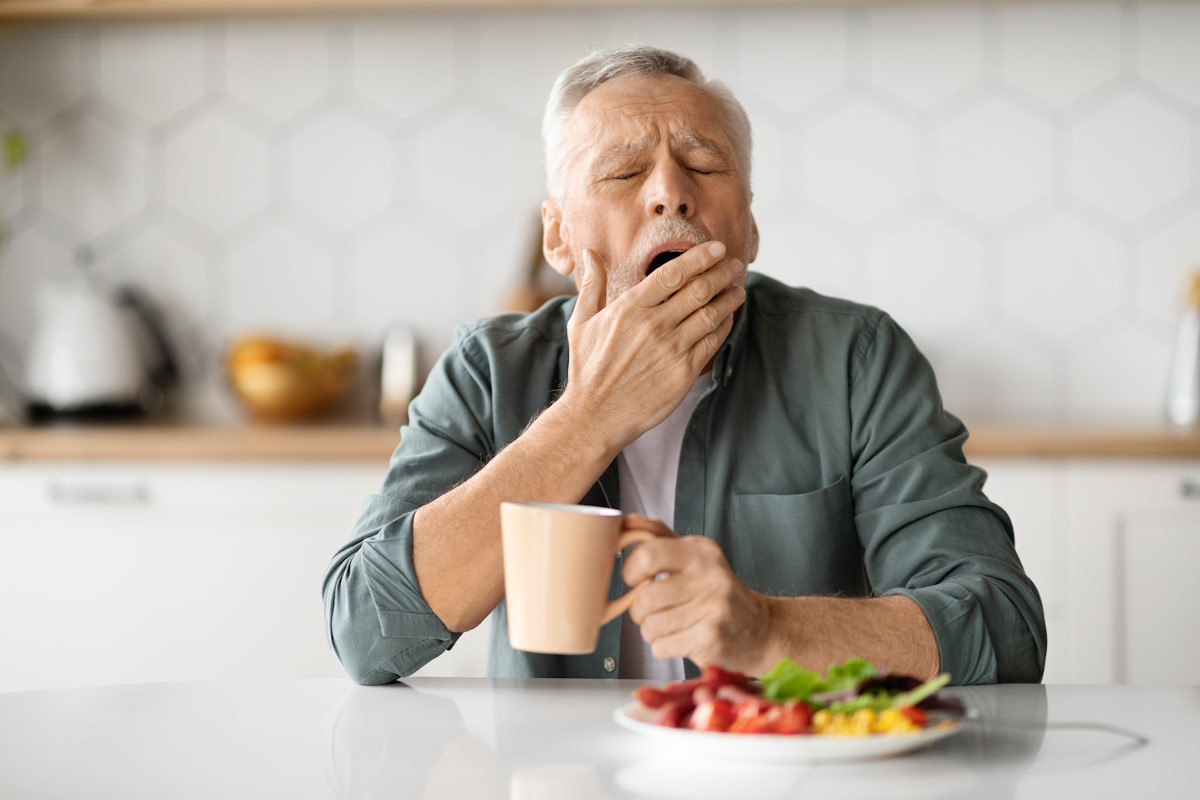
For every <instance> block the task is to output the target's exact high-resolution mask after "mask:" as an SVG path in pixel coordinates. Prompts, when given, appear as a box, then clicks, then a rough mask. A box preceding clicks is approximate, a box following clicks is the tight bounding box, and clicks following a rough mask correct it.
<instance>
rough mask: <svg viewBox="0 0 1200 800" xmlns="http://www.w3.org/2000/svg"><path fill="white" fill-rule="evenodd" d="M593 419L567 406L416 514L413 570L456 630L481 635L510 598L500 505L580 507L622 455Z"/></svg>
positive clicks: (563, 402)
mask: <svg viewBox="0 0 1200 800" xmlns="http://www.w3.org/2000/svg"><path fill="white" fill-rule="evenodd" d="M586 416H587V415H586V414H585V413H584V412H582V411H580V410H579V409H577V408H575V407H574V406H573V404H572V403H571V402H570V401H569V400H568V398H567V397H565V396H564V397H563V398H560V400H559V401H558V402H556V403H555V404H554V405H552V406H551V407H550V408H548V409H547V410H546V411H545V412H543V413H542V414H541V415H540V416H538V418H537V419H536V420H534V421H533V423H532V424H531V425H530V426H529V428H528V429H527V430H526V431H525V432H524V433H523V434H522V435H521V436H520V437H519V438H518V439H517V440H516V441H514V442H512V443H511V444H510V445H508V446H507V447H505V448H504V449H503V450H501V451H500V452H499V453H498V454H497V455H496V456H495V457H494V458H493V459H492V460H491V461H489V462H488V463H487V464H486V465H485V466H484V467H483V468H482V469H481V470H480V471H479V472H477V473H475V475H473V476H472V477H471V478H470V479H468V480H467V481H464V482H463V483H462V484H460V485H459V486H457V487H455V488H454V489H453V490H451V491H449V492H447V493H446V494H444V495H442V496H441V497H439V498H437V499H436V500H434V501H432V502H430V503H428V504H427V505H425V506H422V507H421V508H420V510H418V511H417V514H416V518H415V520H414V523H413V567H414V569H415V570H416V574H417V581H418V583H419V584H420V587H421V593H422V595H423V596H424V598H425V601H426V602H427V603H428V604H429V607H430V608H431V609H432V610H433V612H434V613H435V614H437V616H438V618H439V619H441V620H442V622H443V623H444V624H445V625H446V626H447V627H448V628H450V630H453V631H465V630H470V629H472V628H474V627H475V626H476V625H478V624H479V623H480V622H482V621H483V620H484V619H485V618H486V617H487V615H488V614H490V613H491V611H492V609H494V608H495V607H496V605H497V604H498V603H499V602H500V599H501V598H502V597H503V596H504V567H503V554H502V548H501V542H500V503H501V502H503V501H514V502H542V503H577V502H578V501H579V499H580V498H581V497H583V496H584V495H585V494H586V493H587V491H588V489H589V488H591V486H592V484H594V483H595V482H596V480H597V479H598V478H599V477H600V476H601V475H602V474H603V472H604V470H605V469H606V468H607V467H608V465H609V464H610V463H611V462H612V459H613V458H615V457H616V453H617V452H619V451H620V448H619V447H617V448H616V449H615V450H614V449H613V446H612V445H611V444H609V443H606V442H605V441H603V440H602V438H601V437H600V436H599V435H597V432H595V431H591V430H589V426H588V425H587V423H586V422H584V421H582V420H585V419H586Z"/></svg>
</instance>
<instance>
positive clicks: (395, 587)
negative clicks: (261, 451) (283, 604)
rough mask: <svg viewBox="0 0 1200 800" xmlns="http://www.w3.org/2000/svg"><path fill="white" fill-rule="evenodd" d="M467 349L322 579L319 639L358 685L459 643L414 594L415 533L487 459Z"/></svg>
mask: <svg viewBox="0 0 1200 800" xmlns="http://www.w3.org/2000/svg"><path fill="white" fill-rule="evenodd" d="M471 348H472V344H471V341H470V338H469V336H467V335H466V334H465V333H464V332H463V331H460V333H459V336H458V340H457V342H456V345H455V346H454V347H452V348H451V349H450V350H449V351H448V352H447V353H446V354H445V355H444V356H443V357H442V358H441V360H440V361H439V362H438V364H437V365H436V367H435V368H434V370H433V372H432V373H431V374H430V376H429V378H428V380H427V381H426V384H425V387H424V388H423V389H422V391H421V394H420V396H418V397H417V398H415V399H414V400H413V402H412V403H411V404H410V407H409V424H408V425H406V426H405V427H404V428H402V429H401V442H400V444H399V446H398V447H397V448H396V451H395V452H394V453H393V455H392V459H391V463H390V465H389V468H388V474H387V478H386V479H385V481H384V485H383V489H382V491H381V492H380V493H379V494H378V495H375V496H373V497H370V498H368V500H367V503H366V508H365V509H364V511H363V514H362V516H361V517H360V518H359V520H358V522H357V523H356V525H355V528H354V531H353V534H352V535H351V537H350V540H349V541H348V542H347V543H346V544H345V545H344V546H343V547H342V548H340V549H339V550H338V551H337V553H336V554H335V555H334V557H333V559H332V561H331V562H330V564H329V567H328V569H327V570H326V572H325V577H324V581H323V583H322V589H321V594H322V599H323V601H324V606H325V624H326V634H327V636H328V639H329V643H330V645H331V647H332V648H333V651H334V653H335V654H336V655H337V657H338V660H339V661H341V663H342V666H343V668H344V669H345V670H346V673H347V674H348V675H349V676H350V677H351V678H353V679H354V680H355V681H357V682H359V683H364V684H381V683H389V682H391V681H394V680H396V679H397V678H401V677H404V676H407V675H410V674H412V673H413V672H414V671H416V670H417V669H419V668H420V667H421V666H422V665H424V664H425V663H427V662H428V661H430V660H431V659H432V658H434V657H435V656H437V655H438V654H440V653H442V652H443V651H444V650H446V649H448V648H450V647H452V646H453V645H454V643H455V641H457V639H458V634H456V633H453V632H451V631H450V630H449V629H448V628H447V627H446V626H445V625H444V624H443V623H442V621H441V620H440V619H438V617H437V615H436V614H434V613H433V611H432V610H431V609H430V607H429V604H428V603H426V602H425V598H424V597H423V596H422V594H421V588H420V586H419V584H418V582H417V576H416V571H415V569H414V567H413V536H412V533H413V518H414V516H415V515H416V512H417V509H418V508H419V507H420V506H422V505H424V504H425V503H428V502H429V501H430V500H433V499H435V498H437V497H439V496H440V495H442V494H444V493H445V492H447V491H449V490H450V489H451V488H453V487H454V486H456V485H457V484H459V483H461V482H462V481H463V480H465V479H466V478H468V477H470V476H471V475H473V474H474V473H475V472H476V471H478V470H479V469H480V467H481V466H482V465H483V464H484V463H485V462H486V461H487V459H488V458H490V457H491V455H492V454H493V452H494V448H493V442H492V438H491V433H492V431H491V427H490V425H489V424H488V420H489V418H490V415H491V407H490V406H491V391H490V386H489V379H488V374H487V370H486V369H483V368H480V366H479V363H480V359H477V358H472V357H471V355H472V353H471Z"/></svg>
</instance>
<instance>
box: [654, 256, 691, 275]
mask: <svg viewBox="0 0 1200 800" xmlns="http://www.w3.org/2000/svg"><path fill="white" fill-rule="evenodd" d="M683 253H684V251H682V250H665V251H663V252H661V253H659V254H658V255H656V256H655V257H654V258H652V259H651V260H650V266H649V267H647V268H646V275H647V276H649V275H650V274H651V273H653V272H654V270H656V269H658V268H659V267H661V266H662V265H663V264H665V263H667V262H668V261H670V260H671V259H674V258H679V257H680V256H681V255H683Z"/></svg>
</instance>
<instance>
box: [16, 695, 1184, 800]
mask: <svg viewBox="0 0 1200 800" xmlns="http://www.w3.org/2000/svg"><path fill="white" fill-rule="evenodd" d="M635 685H636V683H635V682H631V681H585V680H522V681H516V680H487V679H471V678H414V679H410V680H409V681H408V682H407V685H405V684H393V685H390V686H383V687H359V686H354V685H352V684H351V683H349V682H348V681H346V680H342V679H324V680H274V681H257V682H250V681H246V682H239V681H231V682H217V683H164V684H144V685H131V686H111V687H100V688H88V689H59V690H51V691H41V692H18V693H10V694H0V795H3V796H5V797H121V798H128V799H129V800H137V798H159V797H172V798H208V797H233V798H238V797H288V798H297V799H303V798H313V799H314V800H315V799H323V798H343V800H346V799H348V798H374V797H422V798H432V799H433V800H437V799H438V798H461V797H472V798H544V797H555V798H559V797H563V798H568V797H569V798H584V799H585V800H600V799H601V798H626V797H639V798H691V799H692V800H705V798H733V797H754V798H755V800H773V799H774V798H794V797H826V796H837V797H884V796H887V797H925V798H932V797H968V796H970V797H976V798H981V799H983V798H1001V797H1002V798H1043V797H1044V798H1060V797H1182V796H1185V795H1187V793H1188V792H1189V791H1190V790H1194V788H1195V786H1196V785H1197V784H1198V783H1200V761H1197V759H1196V758H1195V754H1196V752H1197V750H1198V749H1200V733H1198V728H1197V726H1196V724H1195V722H1196V720H1197V719H1198V718H1200V689H1197V688H1195V687H1187V688H1183V687H1166V688H1164V687H1133V686H1039V685H1007V686H989V687H971V688H964V689H954V690H947V691H948V693H953V694H956V695H957V696H959V697H961V698H962V699H963V700H964V701H965V702H966V703H967V704H968V706H969V707H970V708H972V709H974V710H975V711H976V712H977V713H978V718H977V719H975V720H969V721H967V722H965V723H963V725H962V728H961V730H959V731H958V732H957V733H956V734H954V735H952V736H950V737H948V738H945V739H943V740H941V741H939V742H936V743H934V744H932V745H931V746H930V747H928V748H927V749H924V750H920V751H917V752H914V753H909V754H906V755H901V756H896V757H893V758H888V759H881V760H873V761H862V762H856V763H848V764H816V765H804V764H798V763H774V764H762V763H757V764H756V763H752V762H750V761H748V760H746V759H744V758H742V759H736V760H724V759H723V758H719V757H713V756H711V755H709V756H706V757H703V758H701V757H697V756H695V755H692V754H691V753H689V752H687V750H683V749H678V748H677V747H676V746H674V745H671V744H668V743H663V742H659V741H656V740H654V739H650V738H648V737H643V736H640V735H638V734H637V733H634V732H631V731H627V730H625V729H623V728H621V727H619V726H617V725H616V724H615V723H614V722H613V720H612V714H613V711H614V710H615V709H617V708H619V707H620V706H621V705H622V704H624V703H625V702H626V701H627V700H628V698H629V695H630V692H631V691H632V689H633V688H634V686H635ZM706 735H707V734H706ZM711 735H713V736H719V735H721V734H711ZM1137 737H1140V738H1144V740H1145V741H1144V742H1142V741H1140V740H1139V738H1137Z"/></svg>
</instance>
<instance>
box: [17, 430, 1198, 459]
mask: <svg viewBox="0 0 1200 800" xmlns="http://www.w3.org/2000/svg"><path fill="white" fill-rule="evenodd" d="M969 430H970V431H971V436H970V438H969V439H968V440H967V443H966V445H965V448H964V449H965V451H966V455H967V458H968V459H971V460H977V459H995V458H1147V459H1149V458H1167V459H1174V458H1200V431H1195V430H1174V429H1169V428H1166V427H1159V428H1155V427H1144V428H1134V427H1129V428H1121V427H1095V428H1071V427H1052V426H1020V425H1012V426H1001V425H975V426H971V427H970V428H969ZM399 442H400V432H399V429H398V427H396V426H385V425H373V424H345V425H314V426H302V425H293V426H289V425H278V426H274V425H228V426H205V425H194V426H193V425H179V426H153V425H145V426H138V425H120V426H80V427H67V426H61V427H59V426H54V427H45V428H0V461H3V462H19V461H133V460H214V461H215V460H230V461H253V460H263V461H286V460H292V459H306V460H329V461H375V460H378V461H380V462H381V464H385V463H386V461H387V460H388V458H389V457H390V456H391V454H392V451H393V450H395V448H396V445H397V444H399Z"/></svg>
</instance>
